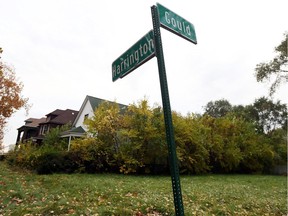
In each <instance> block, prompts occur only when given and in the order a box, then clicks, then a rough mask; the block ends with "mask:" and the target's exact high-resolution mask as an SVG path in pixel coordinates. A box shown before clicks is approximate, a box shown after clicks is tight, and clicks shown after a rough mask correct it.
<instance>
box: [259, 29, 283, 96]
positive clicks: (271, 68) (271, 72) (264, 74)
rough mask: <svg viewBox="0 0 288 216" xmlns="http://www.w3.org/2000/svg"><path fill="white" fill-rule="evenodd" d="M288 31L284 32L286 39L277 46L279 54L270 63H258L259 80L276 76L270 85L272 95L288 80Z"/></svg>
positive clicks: (266, 79)
mask: <svg viewBox="0 0 288 216" xmlns="http://www.w3.org/2000/svg"><path fill="white" fill-rule="evenodd" d="M287 43H288V33H285V34H284V39H283V41H282V42H281V43H280V45H278V46H277V47H276V48H275V52H276V53H277V55H276V56H275V57H274V58H273V60H271V61H269V62H268V63H260V64H257V65H256V68H255V71H256V73H255V76H256V79H257V82H264V81H269V80H270V79H271V78H274V81H273V82H272V84H271V86H270V90H269V91H270V96H271V95H273V94H274V93H275V91H276V89H277V88H278V87H279V86H280V85H281V84H282V83H285V82H286V83H287V80H288V68H287V63H288V54H287V52H288V44H287Z"/></svg>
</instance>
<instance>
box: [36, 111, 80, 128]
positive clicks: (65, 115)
mask: <svg viewBox="0 0 288 216" xmlns="http://www.w3.org/2000/svg"><path fill="white" fill-rule="evenodd" d="M77 114H78V111H76V110H71V109H66V110H60V109H56V110H54V111H53V112H51V113H48V114H47V115H46V116H47V118H46V121H45V122H43V123H41V124H50V123H54V124H61V125H64V124H68V123H73V121H74V120H75V118H76V116H77ZM49 117H51V118H49Z"/></svg>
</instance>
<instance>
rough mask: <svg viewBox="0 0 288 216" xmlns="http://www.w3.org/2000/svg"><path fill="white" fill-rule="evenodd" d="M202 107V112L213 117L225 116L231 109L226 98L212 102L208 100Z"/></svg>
mask: <svg viewBox="0 0 288 216" xmlns="http://www.w3.org/2000/svg"><path fill="white" fill-rule="evenodd" d="M204 109H205V113H204V114H207V115H210V116H212V117H214V118H219V117H223V116H225V115H226V114H227V113H228V112H230V111H231V110H232V105H231V104H230V103H229V101H228V100H225V99H221V100H217V101H214V102H213V101H210V102H208V103H207V105H206V106H205V107H204Z"/></svg>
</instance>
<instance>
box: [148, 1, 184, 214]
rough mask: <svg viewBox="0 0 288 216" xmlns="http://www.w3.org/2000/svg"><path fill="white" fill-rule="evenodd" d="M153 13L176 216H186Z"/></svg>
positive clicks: (157, 23)
mask: <svg viewBox="0 0 288 216" xmlns="http://www.w3.org/2000/svg"><path fill="white" fill-rule="evenodd" d="M151 12H152V21H153V34H154V45H155V50H156V57H157V63H158V70H159V79H160V87H161V95H162V104H163V111H164V119H165V128H166V140H167V144H168V154H169V165H170V172H171V178H172V189H173V197H174V206H175V215H177V216H178V215H179V216H180V215H181V216H184V207H183V201H182V193H181V185H180V177H179V168H178V161H177V155H176V145H175V138H174V128H173V123H172V114H171V107H170V100H169V91H168V83H167V77H166V69H165V62H164V54H163V47H162V39H161V32H160V20H159V14H158V11H157V7H156V6H155V5H154V6H152V7H151Z"/></svg>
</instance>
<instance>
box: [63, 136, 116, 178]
mask: <svg viewBox="0 0 288 216" xmlns="http://www.w3.org/2000/svg"><path fill="white" fill-rule="evenodd" d="M68 155H69V157H70V158H71V160H72V161H73V162H74V163H75V164H76V165H77V171H78V172H86V173H96V172H107V171H113V170H115V160H114V155H113V151H112V149H111V148H107V145H106V144H105V143H104V142H102V141H101V140H100V139H98V138H85V139H78V140H75V141H73V142H72V144H71V149H70V151H69V154H68Z"/></svg>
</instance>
